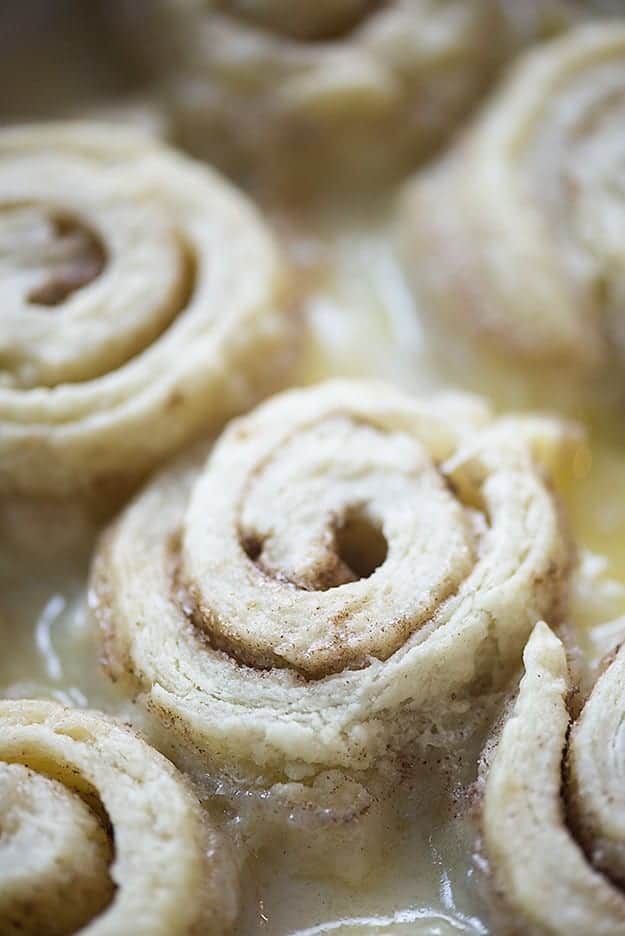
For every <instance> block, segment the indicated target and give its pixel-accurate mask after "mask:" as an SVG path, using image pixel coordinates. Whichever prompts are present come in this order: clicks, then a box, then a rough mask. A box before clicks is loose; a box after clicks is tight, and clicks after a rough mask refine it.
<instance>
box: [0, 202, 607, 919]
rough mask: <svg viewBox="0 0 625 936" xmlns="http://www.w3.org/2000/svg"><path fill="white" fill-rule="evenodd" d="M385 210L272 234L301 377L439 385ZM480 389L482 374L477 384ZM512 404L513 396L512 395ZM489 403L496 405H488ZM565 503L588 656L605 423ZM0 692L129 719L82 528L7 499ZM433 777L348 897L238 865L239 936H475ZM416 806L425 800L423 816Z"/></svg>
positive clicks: (580, 458) (461, 837)
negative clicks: (104, 663)
mask: <svg viewBox="0 0 625 936" xmlns="http://www.w3.org/2000/svg"><path fill="white" fill-rule="evenodd" d="M387 216H388V204H387V206H386V207H383V208H381V209H379V210H378V209H376V208H375V207H374V208H372V209H371V211H370V213H369V214H368V216H367V217H364V218H363V217H354V216H353V215H349V216H348V217H347V218H346V217H345V216H343V218H342V219H341V220H337V219H336V218H335V217H333V216H332V213H330V212H326V213H325V214H324V215H323V216H321V217H317V218H314V219H310V218H309V219H308V220H307V221H305V222H301V221H300V223H299V225H298V227H297V229H296V231H295V232H294V227H293V225H292V224H286V223H285V222H284V220H283V219H281V220H280V221H279V222H278V223H277V224H276V226H277V228H278V230H279V231H280V232H281V234H282V236H284V237H285V240H286V241H287V243H288V244H289V246H290V248H291V250H292V252H293V254H294V256H295V258H296V260H297V263H298V264H299V265H300V266H301V268H302V278H303V280H304V281H305V282H307V283H309V284H310V290H311V291H310V295H309V297H308V298H307V299H306V300H305V301H304V303H303V318H304V321H305V323H306V327H307V329H308V334H307V336H306V338H307V340H306V347H305V348H304V350H303V352H302V360H301V363H300V369H299V380H300V381H301V382H310V381H313V380H317V379H320V378H323V377H325V376H328V375H333V374H345V375H375V376H378V377H383V378H385V379H387V380H390V381H394V382H396V383H397V384H399V385H401V386H403V387H405V388H408V389H410V390H415V391H427V390H428V389H429V388H432V387H440V386H444V385H448V384H449V378H448V377H447V376H444V375H443V373H442V372H441V370H440V369H438V368H437V366H436V365H435V364H434V362H433V361H432V360H431V359H430V358H429V356H428V353H427V348H426V344H425V341H424V336H423V334H422V331H421V328H420V324H419V317H418V314H417V312H416V310H415V308H414V306H413V302H412V300H411V298H410V296H409V295H408V293H407V291H406V288H405V286H404V283H403V280H402V277H401V273H400V271H399V268H398V266H397V264H396V262H395V260H394V257H393V251H392V248H391V237H390V228H389V223H388V217H387ZM481 380H482V382H483V383H485V384H486V385H487V384H488V375H487V374H483V375H481ZM520 402H523V401H520ZM495 403H497V399H496V398H495ZM587 428H588V431H589V443H588V445H587V446H581V447H580V450H579V451H578V452H577V453H576V455H575V457H574V458H573V459H572V461H571V465H570V471H569V476H568V477H567V478H565V479H563V483H562V493H563V496H564V498H565V500H566V501H567V505H568V507H569V511H570V515H571V519H572V525H573V528H574V532H575V534H576V536H577V539H578V541H579V542H580V544H581V545H582V547H583V549H584V550H587V552H586V551H584V552H583V553H582V564H583V568H584V573H585V574H584V579H583V582H582V583H581V584H580V585H579V586H578V588H577V594H576V599H575V608H574V611H575V621H574V623H575V626H576V629H577V632H578V634H579V638H580V641H581V643H582V645H583V647H584V650H585V652H586V654H587V656H588V659H589V660H590V661H591V662H593V663H594V662H597V661H598V660H599V659H600V658H601V656H602V655H603V654H604V653H605V652H606V651H607V650H609V649H610V648H611V647H612V646H613V645H614V644H615V643H616V642H617V641H618V640H619V639H620V638H621V636H622V635H623V634H625V587H624V585H625V444H623V442H622V440H621V439H620V438H618V432H617V430H616V429H614V428H610V427H609V426H608V427H606V426H603V427H602V428H601V429H599V428H596V427H595V428H593V427H592V426H588V427H587ZM1 523H2V525H1V526H0V538H1V539H2V540H3V543H2V552H1V555H0V563H1V564H0V604H1V606H2V611H3V614H4V617H5V624H6V634H0V641H1V642H0V693H2V694H4V695H8V696H13V697H24V696H34V695H42V696H47V697H53V698H56V699H58V700H60V701H63V702H65V703H68V704H72V705H78V706H83V705H90V706H93V707H97V708H101V709H104V710H106V711H111V712H115V713H118V714H120V715H122V716H123V717H124V718H129V719H134V720H137V714H136V712H134V711H133V706H132V705H131V704H130V703H129V702H128V701H127V700H124V699H123V698H120V697H119V695H118V694H117V693H116V692H115V690H114V689H113V688H112V686H111V685H110V684H109V683H108V682H107V680H106V679H105V677H104V676H103V675H102V674H101V672H100V669H99V665H98V649H97V642H96V640H95V638H94V634H93V633H92V631H91V629H90V625H89V621H88V617H87V614H86V603H85V581H86V573H87V566H88V556H89V548H90V547H89V543H90V539H91V536H92V533H91V531H90V530H89V529H84V528H83V523H82V521H81V520H80V518H79V517H78V516H77V515H75V513H74V512H73V511H72V510H70V509H69V508H67V507H66V506H59V505H56V506H55V505H51V504H41V505H37V506H36V507H33V506H32V505H24V504H22V505H12V506H11V510H10V511H9V512H6V513H5V515H4V517H3V518H2V520H1ZM437 784H438V781H435V780H432V782H431V786H433V787H435V788H434V789H423V790H420V791H417V793H416V794H415V795H416V800H418V801H419V804H420V805H419V808H417V807H416V806H415V802H416V800H415V802H413V800H412V799H411V798H410V797H408V798H407V799H406V802H405V803H403V804H400V806H399V807H398V813H397V816H396V819H395V820H394V821H393V822H392V823H390V824H389V826H388V827H387V828H386V829H385V831H384V833H383V834H381V836H380V840H379V842H378V843H377V850H378V853H377V854H376V855H375V860H374V861H373V862H372V864H373V871H372V872H371V873H370V874H369V875H368V876H367V877H366V879H365V880H364V881H363V882H362V884H360V885H359V886H358V887H348V886H347V885H345V884H341V883H339V882H337V881H335V880H332V879H327V878H324V877H322V876H321V871H322V869H320V874H319V876H311V874H310V871H308V872H307V873H306V874H303V873H301V872H300V873H298V868H297V867H296V866H295V867H294V866H293V865H294V862H293V860H292V859H291V858H290V856H289V854H285V853H283V852H282V851H281V850H280V848H279V847H277V846H276V847H274V848H272V849H271V850H268V851H266V852H264V853H262V854H259V855H257V856H254V857H253V858H252V859H251V860H250V862H249V863H248V867H247V868H246V869H245V871H244V879H243V885H244V886H243V895H244V896H243V909H242V916H241V921H240V924H239V929H238V933H239V936H253V934H261V933H267V934H271V936H288V934H290V936H296V934H297V936H320V934H330V933H337V934H340V936H347V934H350V936H352V934H373V933H383V934H386V933H388V934H395V936H403V934H414V936H417V934H429V936H452V934H456V933H466V934H473V936H478V934H486V933H488V928H487V925H486V923H485V913H484V905H483V902H482V900H481V897H480V885H479V876H478V874H477V872H476V871H475V870H474V867H473V862H472V850H473V845H474V835H475V829H474V826H473V824H472V821H471V820H470V819H468V818H467V817H466V816H465V817H463V816H462V810H460V814H459V815H458V816H457V817H456V818H453V817H454V815H455V814H456V810H455V809H454V806H453V803H452V804H450V803H449V802H448V801H447V799H446V797H445V794H444V792H443V791H441V790H440V789H438V786H437ZM424 801H425V802H426V803H427V804H429V805H428V806H427V808H424V807H423V803H424Z"/></svg>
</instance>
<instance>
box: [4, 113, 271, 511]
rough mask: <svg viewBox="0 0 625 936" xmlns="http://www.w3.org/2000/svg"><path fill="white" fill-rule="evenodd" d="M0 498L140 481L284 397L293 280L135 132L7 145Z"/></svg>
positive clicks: (241, 215) (218, 194)
mask: <svg viewBox="0 0 625 936" xmlns="http://www.w3.org/2000/svg"><path fill="white" fill-rule="evenodd" d="M0 270H1V271H2V276H1V279H2V291H3V299H2V306H1V311H0V322H1V327H0V493H7V492H11V493H20V494H28V495H32V494H51V495H60V494H68V493H72V494H74V493H76V492H77V491H80V490H87V491H96V492H101V491H102V490H108V488H109V487H115V488H119V486H120V485H121V484H123V483H125V482H127V481H132V480H136V479H137V478H138V477H139V476H141V475H142V474H143V473H144V472H145V471H146V470H148V469H150V468H151V467H153V466H154V464H155V463H156V462H158V460H159V459H161V458H163V457H164V456H165V455H167V454H168V453H170V452H171V451H172V450H174V449H176V448H177V447H180V446H181V445H182V444H183V443H185V442H186V441H187V440H189V438H191V437H193V436H196V435H198V434H199V433H200V432H202V431H204V432H205V431H210V430H214V429H216V428H218V427H220V425H221V424H222V423H223V422H224V420H225V419H226V417H227V416H229V415H231V414H232V413H233V412H237V411H241V410H243V409H245V408H247V407H249V405H250V404H251V403H252V402H253V401H255V400H256V399H257V398H258V397H259V396H261V395H262V394H263V393H265V392H266V391H267V389H268V388H269V387H270V386H272V385H273V384H274V383H275V382H276V381H277V380H278V381H279V379H280V375H281V373H282V371H283V367H284V365H285V363H286V358H287V357H288V355H286V347H287V344H288V336H289V323H288V319H287V315H286V312H285V306H284V299H285V296H284V271H283V268H282V265H281V261H280V258H279V256H278V253H277V250H276V247H275V245H274V243H273V240H272V238H271V236H270V235H269V234H268V232H267V231H266V230H265V228H264V227H263V225H262V223H261V222H260V221H259V219H258V217H257V216H256V214H255V213H254V211H253V209H252V207H251V206H250V205H249V204H248V203H247V202H246V201H245V199H244V198H243V197H242V196H239V195H237V194H236V192H234V191H233V190H232V189H231V188H230V187H229V186H228V185H227V184H226V183H224V182H222V181H221V180H220V179H219V178H218V177H217V176H216V175H215V174H213V173H212V172H211V171H210V170H208V169H206V168H203V167H200V166H198V165H195V164H194V163H192V162H190V161H189V160H187V159H185V158H184V157H182V156H179V155H177V154H175V153H174V152H172V151H170V150H168V149H166V148H164V147H163V146H161V145H160V144H159V143H158V142H157V141H156V140H154V139H153V138H152V137H150V136H148V135H145V136H144V135H142V134H141V133H139V132H137V131H134V132H133V131H132V130H131V129H129V128H122V127H117V128H116V129H115V131H114V132H112V130H111V127H110V126H106V125H104V124H103V125H97V124H80V123H78V124H50V125H41V126H32V127H23V128H17V129H9V130H4V131H2V132H1V133H0Z"/></svg>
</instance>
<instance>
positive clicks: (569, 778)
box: [482, 623, 625, 936]
mask: <svg viewBox="0 0 625 936" xmlns="http://www.w3.org/2000/svg"><path fill="white" fill-rule="evenodd" d="M624 691H625V654H624V653H623V650H619V651H618V652H617V654H616V657H615V658H614V659H613V661H612V662H611V663H610V664H609V665H608V666H607V669H606V670H605V671H604V672H603V674H602V675H601V676H600V677H599V680H598V681H597V684H596V685H595V687H594V689H593V690H592V692H591V694H590V696H589V698H588V700H587V701H586V703H585V705H584V706H583V708H582V710H581V714H579V715H578V716H577V717H575V715H576V713H575V711H574V706H575V697H574V696H573V695H572V680H571V676H570V673H569V667H568V665H567V659H566V654H565V651H564V647H563V645H562V643H561V641H560V640H559V639H558V637H556V636H555V634H554V633H553V631H551V630H550V629H549V627H547V625H546V624H544V623H541V624H538V625H537V626H536V629H535V630H534V632H533V634H532V636H531V639H530V641H529V643H528V645H527V648H526V650H525V675H524V677H523V680H522V682H521V686H520V690H519V694H518V698H517V700H516V704H515V706H514V709H513V710H512V712H511V714H510V716H509V718H508V719H507V721H506V722H505V724H504V726H503V730H502V733H501V737H500V739H499V743H498V746H497V749H496V753H495V756H494V759H493V762H492V766H491V767H490V770H489V772H488V774H487V777H486V782H485V791H484V802H483V817H482V825H483V839H484V852H485V856H486V858H487V860H488V862H489V867H490V875H491V877H492V882H493V885H494V895H495V898H496V909H497V913H498V916H499V919H500V923H501V927H500V931H501V932H510V933H528V934H530V936H534V934H535V936H547V934H549V936H560V934H562V936H564V934H567V936H582V934H588V933H597V934H598V936H617V934H620V933H622V932H623V930H624V929H625V897H624V896H623V892H622V890H621V887H620V885H622V883H623V881H624V880H625V859H624V856H625V826H624V823H623V808H622V804H623V769H624V763H625V761H624V758H623V725H622V712H623V698H624ZM498 931H499V930H498Z"/></svg>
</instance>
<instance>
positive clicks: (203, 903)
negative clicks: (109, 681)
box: [0, 701, 236, 936]
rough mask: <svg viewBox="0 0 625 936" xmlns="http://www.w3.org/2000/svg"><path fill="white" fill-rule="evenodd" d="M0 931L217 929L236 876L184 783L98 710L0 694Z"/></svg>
mask: <svg viewBox="0 0 625 936" xmlns="http://www.w3.org/2000/svg"><path fill="white" fill-rule="evenodd" d="M0 829H1V830H2V831H1V834H0V881H1V886H0V930H1V931H2V933H3V934H6V936H12V934H18V933H19V934H20V936H23V934H31V936H69V934H71V933H76V932H80V933H81V934H84V936H120V934H121V933H127V932H137V933H139V932H140V933H145V934H146V936H158V934H163V936H177V934H180V936H182V934H185V936H187V934H189V936H190V934H197V936H200V934H208V933H211V934H212V933H221V932H223V931H224V928H225V927H226V926H227V925H228V924H229V923H230V922H231V921H232V917H233V915H234V908H235V903H236V890H235V885H234V881H233V878H234V872H233V870H232V867H231V863H230V860H229V857H228V855H227V854H223V851H224V850H223V848H222V847H221V845H220V842H219V841H218V839H217V836H216V834H215V833H214V832H213V831H212V829H211V827H210V825H209V824H208V821H207V819H206V817H205V815H204V812H203V810H202V809H201V807H200V805H199V803H198V801H197V800H196V798H195V796H194V794H193V793H192V792H191V788H190V787H188V786H187V784H186V782H185V781H184V780H183V778H182V776H181V775H180V774H179V773H178V772H177V770H176V769H175V768H174V767H173V766H172V765H171V764H170V763H169V761H167V760H166V759H165V758H164V757H162V755H160V754H159V753H158V752H157V751H155V750H153V749H152V748H151V747H149V746H148V745H147V744H146V743H145V742H144V741H141V740H140V739H139V738H138V737H137V736H136V735H135V734H133V733H132V732H131V731H130V730H129V729H127V728H124V727H122V726H121V725H119V724H117V723H115V722H113V721H112V720H110V719H108V718H106V717H105V716H103V715H100V714H99V713H96V712H89V711H77V710H72V709H66V708H64V707H62V706H60V705H57V704H56V703H52V702H42V701H15V702H14V701H10V702H9V701H0Z"/></svg>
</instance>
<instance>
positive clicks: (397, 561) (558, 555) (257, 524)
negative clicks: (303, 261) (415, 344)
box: [91, 380, 572, 780]
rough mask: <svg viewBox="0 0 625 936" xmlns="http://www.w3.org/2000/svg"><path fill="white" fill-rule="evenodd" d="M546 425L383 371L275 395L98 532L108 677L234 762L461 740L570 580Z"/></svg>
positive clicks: (329, 762)
mask: <svg viewBox="0 0 625 936" xmlns="http://www.w3.org/2000/svg"><path fill="white" fill-rule="evenodd" d="M552 428H553V427H552V426H551V424H542V423H540V421H538V420H534V421H531V420H530V421H524V420H523V419H519V420H512V421H507V420H494V419H493V417H492V416H491V414H490V413H489V411H488V409H487V408H486V407H485V406H484V405H482V404H481V403H480V402H479V401H477V400H475V399H473V398H471V397H465V396H460V397H451V398H450V397H443V398H440V399H435V400H418V399H415V398H412V397H410V396H408V395H406V394H404V393H402V392H400V391H398V390H395V389H393V388H391V387H389V386H386V385H384V384H381V383H377V382H374V381H371V382H367V381H341V380H338V381H330V382H328V383H325V384H321V385H318V386H316V387H312V388H310V389H306V390H296V391H291V392H287V393H284V394H282V395H279V396H277V397H275V398H273V399H272V400H270V401H269V402H267V403H266V404H264V405H262V406H260V407H259V408H257V409H256V410H255V411H254V412H252V413H251V414H250V415H248V416H247V417H244V418H242V419H239V420H237V421H235V422H233V423H232V424H231V425H230V427H229V428H228V429H227V430H226V431H225V433H224V434H223V435H222V437H221V439H220V440H219V441H218V443H217V445H216V446H215V448H214V449H213V451H212V453H211V454H210V456H209V458H208V460H204V459H203V458H202V457H201V456H200V457H196V458H193V457H191V456H189V457H188V458H187V459H186V460H185V461H181V462H178V463H177V464H175V465H173V466H172V467H170V468H169V469H167V470H166V471H165V472H164V473H162V474H161V475H160V476H159V477H158V478H156V479H155V480H154V481H153V483H151V484H149V485H148V486H147V488H146V489H145V490H144V492H143V493H142V494H140V495H139V496H138V498H137V499H136V500H135V501H134V503H132V504H131V505H130V506H129V507H128V509H127V510H126V511H125V512H124V513H123V514H122V516H121V518H120V519H119V520H118V521H117V522H116V523H115V524H114V525H113V526H112V527H111V528H110V529H109V530H108V532H106V533H105V535H104V537H103V539H102V541H101V544H100V547H99V550H98V554H97V557H96V561H95V564H94V568H93V572H92V581H91V606H92V610H93V613H94V615H95V620H96V621H97V623H98V625H99V627H100V629H101V632H102V635H103V640H104V647H105V656H106V659H107V667H108V670H109V672H110V674H111V676H112V677H113V678H114V679H116V680H122V682H125V683H126V684H127V685H128V688H129V689H130V690H131V691H133V692H134V693H135V694H136V695H137V697H138V698H139V699H140V701H141V702H142V703H143V704H144V705H145V706H147V707H148V708H149V709H150V710H151V711H152V712H154V713H156V714H157V715H158V716H159V718H160V719H161V721H162V723H163V724H164V726H165V729H166V731H167V732H169V734H170V736H172V737H174V738H180V739H182V740H183V741H184V743H185V744H186V745H187V746H190V747H192V748H193V749H194V751H195V752H196V754H197V755H198V756H199V757H200V761H202V760H203V761H204V762H206V760H207V758H209V757H210V758H211V763H215V762H216V761H218V760H220V761H221V762H223V763H225V765H226V766H228V765H234V767H235V768H236V770H237V771H238V773H239V775H240V774H242V773H244V771H246V770H247V771H248V773H251V774H253V775H255V776H258V774H259V770H260V771H262V772H263V773H264V775H265V776H268V777H270V778H273V779H274V780H275V779H279V778H281V777H285V776H286V777H288V778H291V779H299V778H301V777H306V776H310V775H313V774H314V773H315V772H317V771H319V770H322V769H328V768H338V769H341V768H346V769H348V770H356V771H360V770H365V769H366V768H369V767H372V766H375V765H376V764H377V763H378V762H381V761H382V760H383V759H384V758H385V757H386V756H387V755H389V753H390V752H393V751H396V750H398V749H401V748H403V747H405V745H406V744H407V743H408V742H409V740H410V739H417V740H419V739H421V741H423V743H424V744H426V743H427V744H430V745H432V746H437V745H438V746H441V745H442V746H445V745H446V744H449V743H451V738H452V737H456V735H454V734H453V732H454V731H455V730H456V729H457V728H458V724H460V730H466V729H467V726H468V725H469V723H470V722H471V719H472V717H473V716H472V714H471V713H472V710H473V711H475V698H476V697H482V698H485V697H486V696H487V695H488V693H489V692H493V691H495V690H496V689H498V688H500V687H501V685H503V684H505V681H506V679H507V678H508V676H509V674H510V672H511V671H512V670H513V669H514V667H515V666H516V665H518V661H519V657H520V652H521V649H522V646H523V644H524V642H525V640H526V638H527V635H528V634H529V632H530V630H531V628H532V626H533V625H534V623H535V622H536V620H538V619H540V617H541V616H542V615H545V614H546V613H549V614H551V615H555V616H557V615H558V614H559V613H560V611H561V608H562V604H563V602H564V600H565V597H566V591H567V581H568V574H569V570H570V566H571V561H572V550H571V546H570V542H569V538H568V535H567V532H566V528H565V524H564V522H563V518H562V516H561V512H560V510H559V508H558V505H557V502H556V499H555V498H554V496H553V494H552V492H551V490H550V489H549V486H548V485H547V484H546V482H545V479H544V476H543V475H544V469H543V467H542V465H541V461H542V462H544V461H545V460H546V459H547V457H548V455H549V452H548V449H549V447H550V446H552V447H553V448H554V450H555V449H556V448H557V447H558V445H560V441H557V440H556V442H555V443H554V438H553V434H552V433H551V429H552ZM424 739H426V740H424Z"/></svg>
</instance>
